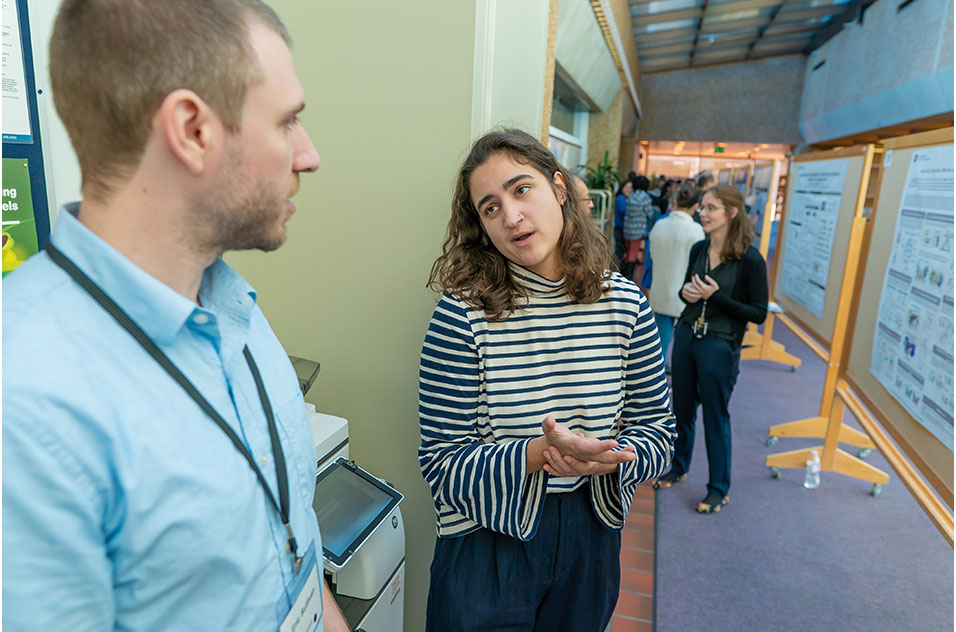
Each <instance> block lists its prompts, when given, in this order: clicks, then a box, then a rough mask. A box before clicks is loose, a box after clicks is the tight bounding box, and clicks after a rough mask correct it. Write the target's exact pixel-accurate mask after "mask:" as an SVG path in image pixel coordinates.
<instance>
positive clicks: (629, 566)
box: [609, 482, 654, 632]
mask: <svg viewBox="0 0 956 632" xmlns="http://www.w3.org/2000/svg"><path fill="white" fill-rule="evenodd" d="M653 630H654V489H653V488H652V487H651V482H648V483H644V484H642V485H639V486H638V488H637V492H636V493H635V494H634V500H633V502H632V503H631V510H630V512H629V513H628V515H627V521H626V522H625V523H624V532H623V534H622V537H621V594H620V597H618V601H617V609H616V610H615V611H614V617H613V618H612V619H611V627H610V629H609V632H653Z"/></svg>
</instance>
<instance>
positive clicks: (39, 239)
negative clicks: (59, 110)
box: [2, 0, 50, 275]
mask: <svg viewBox="0 0 956 632" xmlns="http://www.w3.org/2000/svg"><path fill="white" fill-rule="evenodd" d="M2 28H3V49H4V50H3V55H4V58H3V65H4V77H3V80H4V90H3V211H2V214H3V238H2V241H3V244H2V246H3V250H2V260H3V274H4V275H5V274H7V273H8V272H10V271H11V270H13V269H15V268H16V266H18V265H19V264H20V263H22V262H23V261H25V260H26V259H27V258H28V257H30V256H31V255H33V254H35V253H36V252H38V251H39V250H40V249H42V248H43V247H44V245H45V244H46V240H47V238H48V236H49V234H50V219H49V218H50V214H49V209H48V203H47V188H46V174H45V172H44V166H43V165H44V162H43V144H42V138H41V135H40V118H39V112H38V109H37V87H36V76H35V73H34V67H33V46H32V42H31V36H30V20H29V15H28V9H27V1H26V0H17V1H16V2H12V1H11V2H4V3H3V27H2Z"/></svg>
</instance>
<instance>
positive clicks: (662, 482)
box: [654, 472, 687, 489]
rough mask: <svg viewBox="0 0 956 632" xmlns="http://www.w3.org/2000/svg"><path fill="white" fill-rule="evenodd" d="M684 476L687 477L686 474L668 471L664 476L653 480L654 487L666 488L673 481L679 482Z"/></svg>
mask: <svg viewBox="0 0 956 632" xmlns="http://www.w3.org/2000/svg"><path fill="white" fill-rule="evenodd" d="M685 478H687V474H674V473H673V472H668V473H667V474H665V475H664V476H662V477H660V478H659V479H657V480H656V481H654V489H667V488H668V487H670V486H671V485H673V484H674V483H679V482H681V481H682V480H684V479H685Z"/></svg>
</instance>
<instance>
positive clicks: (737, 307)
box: [677, 239, 769, 349]
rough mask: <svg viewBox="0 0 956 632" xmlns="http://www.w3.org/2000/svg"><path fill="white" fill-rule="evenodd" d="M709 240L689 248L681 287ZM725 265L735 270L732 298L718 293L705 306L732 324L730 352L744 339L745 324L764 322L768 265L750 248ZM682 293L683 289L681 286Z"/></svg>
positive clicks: (755, 250) (678, 292)
mask: <svg viewBox="0 0 956 632" xmlns="http://www.w3.org/2000/svg"><path fill="white" fill-rule="evenodd" d="M709 246H710V240H709V239H704V240H702V241H698V242H697V243H696V244H694V245H693V246H691V249H690V258H689V261H688V262H687V272H685V273H684V283H685V284H686V283H690V278H691V276H692V274H693V268H694V262H695V261H697V257H699V256H700V252H701V249H703V248H708V247H709ZM724 265H727V266H731V267H732V268H736V273H737V281H736V283H735V284H734V289H733V292H732V293H731V294H727V293H726V292H724V290H723V289H720V290H717V291H716V292H714V293H713V294H711V296H710V298H709V299H707V304H708V305H712V306H714V307H715V308H717V309H719V310H721V311H722V312H724V314H726V315H727V316H728V317H729V318H730V319H731V321H732V323H733V331H734V341H733V348H734V349H736V348H737V347H739V346H740V344H741V343H742V342H743V339H744V332H745V331H746V329H747V323H748V322H750V323H757V324H758V325H759V324H761V323H763V321H765V320H766V319H767V301H768V299H769V296H768V295H769V290H768V288H767V263H766V262H765V261H764V259H763V257H762V256H761V255H760V251H759V250H757V249H756V248H754V247H753V246H749V247H748V248H747V252H745V253H744V256H743V258H742V259H737V260H730V261H725V262H724ZM681 289H683V285H682V286H681ZM677 295H678V296H680V300H682V301H684V303H686V304H688V305H690V303H687V301H686V300H684V297H683V295H682V294H681V290H678V291H677Z"/></svg>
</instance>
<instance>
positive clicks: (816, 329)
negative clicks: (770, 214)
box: [772, 146, 866, 347]
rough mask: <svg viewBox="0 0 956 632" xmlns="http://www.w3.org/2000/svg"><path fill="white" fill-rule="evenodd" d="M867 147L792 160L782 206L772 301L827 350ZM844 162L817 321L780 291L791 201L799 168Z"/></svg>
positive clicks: (831, 337)
mask: <svg viewBox="0 0 956 632" xmlns="http://www.w3.org/2000/svg"><path fill="white" fill-rule="evenodd" d="M865 150H866V147H860V146H856V147H848V148H846V149H841V150H838V151H823V152H813V153H809V154H801V155H800V156H797V157H795V158H794V159H793V162H792V164H791V165H790V170H789V175H788V177H787V195H786V198H785V199H786V202H785V204H784V211H783V216H782V217H781V218H780V225H779V227H778V231H779V236H778V238H777V239H778V243H777V248H776V252H777V260H778V261H777V262H775V274H774V284H773V294H772V299H773V300H774V301H775V302H776V303H777V304H779V305H780V306H781V307H782V308H783V309H784V311H785V312H786V313H787V315H788V316H789V317H791V318H792V319H793V320H794V321H796V322H797V324H799V325H800V326H801V327H803V328H804V329H805V330H806V331H808V332H810V333H811V334H812V335H813V336H814V337H815V338H817V339H818V340H819V341H821V342H822V343H824V346H826V347H829V346H830V343H831V341H832V339H833V327H834V324H835V322H836V311H837V303H838V302H839V300H840V284H841V281H842V279H843V270H844V268H845V267H846V252H847V245H848V244H849V241H850V229H851V228H852V225H853V214H854V211H855V210H856V199H857V194H858V193H859V189H860V182H861V179H862V178H863V162H864V153H865ZM840 159H845V160H846V161H847V166H846V178H845V180H844V184H843V194H842V196H841V197H840V210H839V213H838V216H837V222H836V227H835V229H834V235H833V249H832V252H831V254H830V268H829V271H828V273H827V281H826V292H825V295H824V301H823V315H822V317H817V316H816V315H815V314H813V313H812V312H811V311H810V310H809V309H807V308H806V307H804V306H803V305H801V304H800V303H798V302H797V301H796V300H794V299H793V298H792V297H790V296H788V295H787V294H785V293H783V292H782V291H781V281H780V280H781V278H782V274H783V273H784V271H783V267H784V265H785V263H784V258H785V257H784V253H785V252H786V244H787V236H788V235H787V233H788V232H789V231H788V230H787V229H788V223H789V221H790V216H791V213H792V209H793V198H794V193H795V187H796V183H797V181H798V177H799V170H800V167H801V165H804V164H813V163H819V162H823V161H829V160H840Z"/></svg>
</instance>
